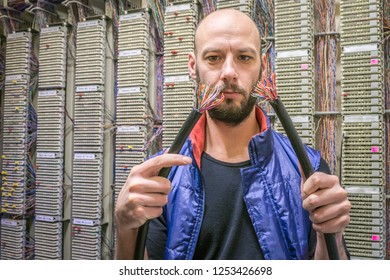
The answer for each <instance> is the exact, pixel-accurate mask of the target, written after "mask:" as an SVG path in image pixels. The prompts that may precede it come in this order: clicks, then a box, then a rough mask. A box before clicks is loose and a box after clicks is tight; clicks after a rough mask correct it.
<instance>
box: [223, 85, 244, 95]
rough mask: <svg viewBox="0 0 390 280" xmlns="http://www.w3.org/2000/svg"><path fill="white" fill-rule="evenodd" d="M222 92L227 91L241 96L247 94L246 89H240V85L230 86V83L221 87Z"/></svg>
mask: <svg viewBox="0 0 390 280" xmlns="http://www.w3.org/2000/svg"><path fill="white" fill-rule="evenodd" d="M220 90H221V92H223V91H226V90H230V91H234V92H238V93H241V94H243V95H245V94H246V90H245V89H243V88H242V87H240V86H238V85H235V84H230V83H224V84H223V85H222V86H221V87H220Z"/></svg>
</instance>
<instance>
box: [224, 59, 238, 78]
mask: <svg viewBox="0 0 390 280" xmlns="http://www.w3.org/2000/svg"><path fill="white" fill-rule="evenodd" d="M237 76H238V75H237V69H236V63H235V62H234V59H233V58H232V57H231V56H227V57H226V59H225V62H224V64H223V66H222V72H221V80H223V81H224V82H231V81H236V80H237Z"/></svg>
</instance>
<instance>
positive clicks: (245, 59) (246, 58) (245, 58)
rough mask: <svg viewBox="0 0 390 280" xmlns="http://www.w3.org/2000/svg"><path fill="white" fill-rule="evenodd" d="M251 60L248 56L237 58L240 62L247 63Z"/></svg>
mask: <svg viewBox="0 0 390 280" xmlns="http://www.w3.org/2000/svg"><path fill="white" fill-rule="evenodd" d="M251 59H252V57H250V56H248V55H240V56H239V57H238V60H241V61H249V60H251Z"/></svg>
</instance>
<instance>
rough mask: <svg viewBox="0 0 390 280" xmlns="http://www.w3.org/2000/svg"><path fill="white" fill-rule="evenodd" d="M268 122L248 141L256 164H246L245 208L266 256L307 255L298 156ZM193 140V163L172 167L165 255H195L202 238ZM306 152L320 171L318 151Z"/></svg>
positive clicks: (189, 146)
mask: <svg viewBox="0 0 390 280" xmlns="http://www.w3.org/2000/svg"><path fill="white" fill-rule="evenodd" d="M257 113H258V114H259V110H258V109H257ZM260 114H261V112H260ZM266 122H267V128H266V129H265V130H264V131H263V132H262V133H260V134H257V135H255V136H253V138H252V139H251V141H250V143H249V155H250V160H251V163H252V165H251V166H250V167H246V168H242V169H241V175H242V187H243V196H244V201H245V204H246V208H247V210H248V213H249V216H250V218H251V220H252V224H253V227H254V229H255V232H256V235H257V238H258V241H259V244H260V246H261V249H262V250H263V253H264V258H265V259H279V260H281V259H307V258H308V240H309V235H310V229H311V222H310V220H309V215H308V212H307V211H305V210H304V209H303V208H302V198H301V192H300V184H301V176H300V173H299V169H298V161H297V158H296V155H295V153H294V150H293V149H292V147H291V145H290V141H289V140H288V138H287V137H285V136H283V135H281V134H278V133H276V132H275V131H273V130H272V129H271V128H270V125H269V120H268V119H267V120H266ZM193 144H194V143H193V142H192V140H191V139H190V138H189V139H188V140H187V141H186V143H185V144H184V146H183V148H182V151H181V154H183V155H187V156H190V157H192V158H193V162H192V164H190V165H185V166H176V167H173V168H172V170H171V172H170V174H169V179H170V180H171V182H172V191H171V193H170V194H169V202H168V204H167V205H166V206H165V208H164V214H163V215H164V217H165V219H166V222H167V231H168V238H167V243H166V248H165V254H164V259H180V260H184V259H192V257H193V255H194V252H195V248H196V243H197V240H198V237H199V232H200V228H201V224H202V218H203V212H204V188H203V183H202V178H201V174H200V168H199V166H198V164H197V162H198V163H199V159H196V158H195V157H194V149H193V147H194V145H193ZM307 151H308V154H309V158H310V160H311V162H312V164H313V167H314V169H315V170H318V168H319V163H320V154H319V152H318V151H315V150H313V149H311V148H309V147H307ZM195 154H196V153H195Z"/></svg>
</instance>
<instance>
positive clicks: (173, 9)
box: [166, 4, 191, 13]
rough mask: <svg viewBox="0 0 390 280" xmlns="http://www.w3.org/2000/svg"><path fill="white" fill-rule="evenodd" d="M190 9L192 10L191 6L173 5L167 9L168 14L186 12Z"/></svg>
mask: <svg viewBox="0 0 390 280" xmlns="http://www.w3.org/2000/svg"><path fill="white" fill-rule="evenodd" d="M190 9H191V4H181V5H172V6H167V7H166V12H167V13H172V12H177V11H185V10H190Z"/></svg>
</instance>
